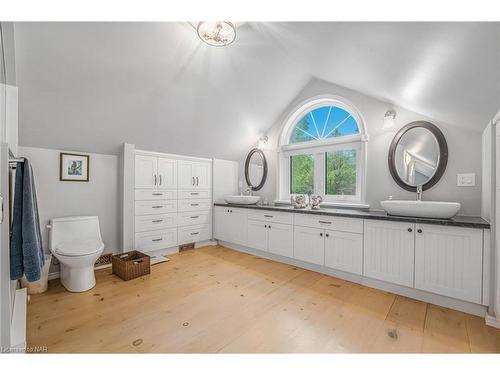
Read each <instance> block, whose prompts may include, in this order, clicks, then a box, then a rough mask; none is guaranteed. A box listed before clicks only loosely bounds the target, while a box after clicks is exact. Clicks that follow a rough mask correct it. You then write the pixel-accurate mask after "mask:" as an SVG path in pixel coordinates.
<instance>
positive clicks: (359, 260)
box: [325, 230, 363, 275]
mask: <svg viewBox="0 0 500 375" xmlns="http://www.w3.org/2000/svg"><path fill="white" fill-rule="evenodd" d="M325 266H326V267H329V268H333V269H336V270H340V271H345V272H351V273H354V274H357V275H361V274H362V273H363V235H362V234H359V233H348V232H340V231H331V230H327V231H326V233H325Z"/></svg>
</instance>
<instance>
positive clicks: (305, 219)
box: [295, 214, 363, 233]
mask: <svg viewBox="0 0 500 375" xmlns="http://www.w3.org/2000/svg"><path fill="white" fill-rule="evenodd" d="M295 225H300V226H303V227H312V228H325V229H331V230H338V231H340V232H349V233H363V219H354V218H350V217H339V216H327V215H310V214H295Z"/></svg>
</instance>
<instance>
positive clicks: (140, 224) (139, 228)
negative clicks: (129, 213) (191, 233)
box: [135, 212, 177, 232]
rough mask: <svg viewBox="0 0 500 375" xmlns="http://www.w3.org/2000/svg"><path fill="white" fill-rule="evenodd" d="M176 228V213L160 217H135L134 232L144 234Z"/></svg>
mask: <svg viewBox="0 0 500 375" xmlns="http://www.w3.org/2000/svg"><path fill="white" fill-rule="evenodd" d="M176 226H177V213H176V212H175V213H171V214H160V215H140V216H136V217H135V231H136V232H146V231H152V230H158V229H163V228H173V227H176Z"/></svg>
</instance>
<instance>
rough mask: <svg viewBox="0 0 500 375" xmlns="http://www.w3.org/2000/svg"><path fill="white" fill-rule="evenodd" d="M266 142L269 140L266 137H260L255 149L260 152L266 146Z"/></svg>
mask: <svg viewBox="0 0 500 375" xmlns="http://www.w3.org/2000/svg"><path fill="white" fill-rule="evenodd" d="M268 140H269V138H268V137H267V135H265V136H263V137H260V138H259V144H258V145H257V148H258V149H259V150H262V149H263V148H264V147H265V146H266V144H267V141H268Z"/></svg>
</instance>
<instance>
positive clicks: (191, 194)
mask: <svg viewBox="0 0 500 375" xmlns="http://www.w3.org/2000/svg"><path fill="white" fill-rule="evenodd" d="M198 194H200V193H191V195H198Z"/></svg>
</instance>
